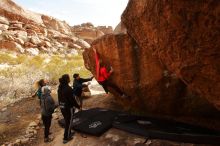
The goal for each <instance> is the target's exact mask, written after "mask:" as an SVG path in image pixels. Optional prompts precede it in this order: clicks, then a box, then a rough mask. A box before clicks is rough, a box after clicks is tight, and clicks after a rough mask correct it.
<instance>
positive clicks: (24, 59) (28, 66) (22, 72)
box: [0, 53, 90, 99]
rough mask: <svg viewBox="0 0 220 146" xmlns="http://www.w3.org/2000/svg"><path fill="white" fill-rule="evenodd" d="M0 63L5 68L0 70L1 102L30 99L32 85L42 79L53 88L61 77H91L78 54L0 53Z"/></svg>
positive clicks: (32, 89)
mask: <svg viewBox="0 0 220 146" xmlns="http://www.w3.org/2000/svg"><path fill="white" fill-rule="evenodd" d="M0 63H4V64H8V65H9V67H8V68H3V69H0V81H1V87H0V99H1V98H2V99H3V98H4V99H6V98H7V99H14V98H20V97H23V96H30V95H31V94H33V92H34V91H35V89H34V88H33V85H34V83H35V82H36V81H38V80H39V79H41V78H47V79H49V81H50V83H51V84H54V85H56V84H57V83H58V79H59V77H60V76H61V75H63V74H66V73H67V74H69V75H70V76H71V77H72V74H73V73H76V72H77V73H79V74H80V75H81V76H82V77H88V76H90V72H89V71H88V70H86V69H85V68H84V65H83V64H84V63H83V59H82V56H81V55H68V56H64V55H47V54H44V55H39V56H28V55H24V54H21V55H17V56H13V55H11V54H7V53H4V54H3V53H0Z"/></svg>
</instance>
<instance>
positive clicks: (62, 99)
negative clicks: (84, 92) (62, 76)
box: [58, 85, 80, 108]
mask: <svg viewBox="0 0 220 146" xmlns="http://www.w3.org/2000/svg"><path fill="white" fill-rule="evenodd" d="M58 100H59V105H60V108H72V107H76V108H80V106H79V105H78V104H77V102H76V100H75V98H74V96H73V89H72V88H71V87H70V86H69V85H59V88H58Z"/></svg>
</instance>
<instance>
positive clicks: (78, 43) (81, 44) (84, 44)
mask: <svg viewBox="0 0 220 146" xmlns="http://www.w3.org/2000/svg"><path fill="white" fill-rule="evenodd" d="M75 43H76V44H77V45H79V46H82V48H89V47H90V44H89V43H87V42H86V41H84V40H83V39H78V40H77V41H76V42H75Z"/></svg>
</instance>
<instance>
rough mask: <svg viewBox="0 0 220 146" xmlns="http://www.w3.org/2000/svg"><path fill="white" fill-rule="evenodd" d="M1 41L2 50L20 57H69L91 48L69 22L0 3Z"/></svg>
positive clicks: (8, 2)
mask: <svg viewBox="0 0 220 146" xmlns="http://www.w3.org/2000/svg"><path fill="white" fill-rule="evenodd" d="M0 41H1V45H0V49H7V50H12V51H16V52H18V53H29V52H30V51H29V50H33V49H34V50H40V52H43V53H64V54H65V53H69V52H74V51H72V50H81V49H83V48H87V47H90V45H89V44H88V43H87V42H86V41H84V40H83V39H81V38H78V37H76V36H75V34H74V33H73V32H72V31H71V26H69V25H68V24H67V23H66V22H65V21H60V20H58V19H55V18H53V17H50V16H46V15H41V14H38V13H34V12H31V11H28V10H25V9H23V8H21V7H20V6H18V5H16V4H15V3H14V2H13V1H11V0H1V1H0ZM54 50H56V51H54ZM32 54H33V53H32ZM34 54H36V53H34Z"/></svg>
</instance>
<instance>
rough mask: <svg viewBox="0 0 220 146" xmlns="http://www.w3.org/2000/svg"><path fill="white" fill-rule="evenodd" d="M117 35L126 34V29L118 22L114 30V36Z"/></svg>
mask: <svg viewBox="0 0 220 146" xmlns="http://www.w3.org/2000/svg"><path fill="white" fill-rule="evenodd" d="M119 33H125V34H126V33H127V29H126V27H125V26H124V24H123V23H122V22H120V23H119V24H118V25H117V26H116V27H115V29H114V34H119Z"/></svg>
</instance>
